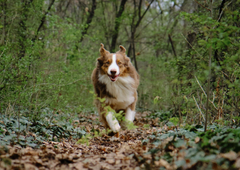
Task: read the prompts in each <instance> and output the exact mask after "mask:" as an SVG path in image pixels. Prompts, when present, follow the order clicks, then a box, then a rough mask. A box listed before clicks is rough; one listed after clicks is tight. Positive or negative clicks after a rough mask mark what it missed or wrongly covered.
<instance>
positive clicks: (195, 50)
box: [181, 33, 202, 56]
mask: <svg viewBox="0 0 240 170" xmlns="http://www.w3.org/2000/svg"><path fill="white" fill-rule="evenodd" d="M181 35H182V36H183V38H184V39H185V40H186V41H187V43H188V44H189V45H190V47H191V48H192V49H193V50H194V51H195V52H196V53H197V54H198V55H199V56H202V55H200V54H199V52H197V50H196V49H194V48H193V46H192V44H191V43H190V42H189V41H188V40H187V38H186V37H185V36H184V35H183V34H182V33H181Z"/></svg>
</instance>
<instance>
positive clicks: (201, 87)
mask: <svg viewBox="0 0 240 170" xmlns="http://www.w3.org/2000/svg"><path fill="white" fill-rule="evenodd" d="M195 79H196V81H197V83H198V85H199V86H200V88H201V89H202V91H203V93H204V94H205V96H206V97H207V94H206V92H205V91H204V89H203V88H202V86H201V84H200V83H199V81H198V79H197V77H196V76H195Z"/></svg>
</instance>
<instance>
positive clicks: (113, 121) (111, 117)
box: [106, 112, 121, 132]
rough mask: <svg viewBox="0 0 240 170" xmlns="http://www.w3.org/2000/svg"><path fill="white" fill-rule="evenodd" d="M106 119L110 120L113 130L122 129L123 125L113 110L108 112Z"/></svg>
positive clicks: (109, 124) (109, 123)
mask: <svg viewBox="0 0 240 170" xmlns="http://www.w3.org/2000/svg"><path fill="white" fill-rule="evenodd" d="M106 120H107V122H108V126H109V127H110V128H111V129H112V131H113V132H118V131H119V130H120V128H121V127H120V125H119V123H118V121H117V119H116V118H115V116H114V115H113V113H112V112H108V113H107V115H106Z"/></svg>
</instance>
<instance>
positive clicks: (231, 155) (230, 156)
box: [220, 151, 237, 161]
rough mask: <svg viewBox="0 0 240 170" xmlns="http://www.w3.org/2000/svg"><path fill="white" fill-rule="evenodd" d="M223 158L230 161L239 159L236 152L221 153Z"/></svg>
mask: <svg viewBox="0 0 240 170" xmlns="http://www.w3.org/2000/svg"><path fill="white" fill-rule="evenodd" d="M220 155H221V156H222V157H223V158H225V159H228V160H230V161H233V160H236V159H237V153H236V152H234V151H230V152H228V153H221V154H220Z"/></svg>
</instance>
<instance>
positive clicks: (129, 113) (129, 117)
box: [125, 108, 136, 122]
mask: <svg viewBox="0 0 240 170" xmlns="http://www.w3.org/2000/svg"><path fill="white" fill-rule="evenodd" d="M135 114H136V112H135V111H133V110H131V109H130V108H128V109H127V110H126V115H125V119H126V120H127V121H130V122H133V120H134V118H135Z"/></svg>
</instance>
